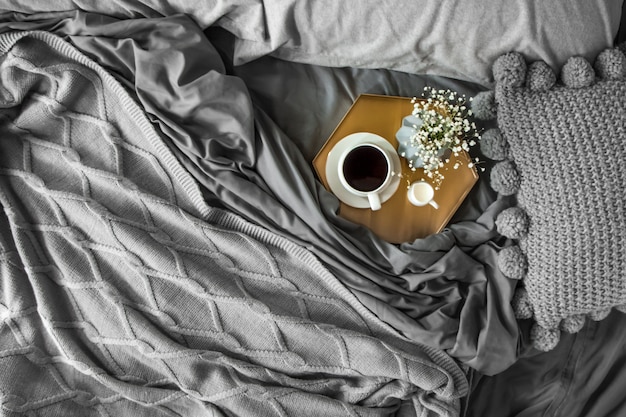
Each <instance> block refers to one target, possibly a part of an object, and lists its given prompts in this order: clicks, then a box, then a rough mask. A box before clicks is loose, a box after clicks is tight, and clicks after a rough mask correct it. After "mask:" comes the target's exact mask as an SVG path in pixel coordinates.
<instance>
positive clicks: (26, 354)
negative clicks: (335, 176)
mask: <svg viewBox="0 0 626 417" xmlns="http://www.w3.org/2000/svg"><path fill="white" fill-rule="evenodd" d="M0 79H1V80H2V83H1V87H2V88H1V89H0V109H1V110H0V131H1V134H0V207H1V208H2V212H1V214H0V231H1V234H0V236H1V238H0V289H1V292H0V294H1V295H2V297H0V300H1V303H0V317H1V319H2V321H1V322H0V358H1V359H0V375H2V377H1V378H0V404H2V414H5V413H6V414H7V415H24V414H28V415H32V416H50V415H59V416H61V415H62V416H95V415H116V416H174V415H193V416H207V417H209V416H210V417H214V416H226V415H236V416H242V417H245V416H251V417H252V416H259V415H264V416H277V417H278V416H293V417H300V416H307V415H309V416H317V415H320V413H322V414H324V415H326V416H346V417H347V416H354V415H363V416H387V415H391V414H393V415H398V416H407V417H409V416H410V417H418V416H420V417H438V416H440V417H454V416H456V415H458V413H459V398H460V397H461V396H462V395H464V394H465V393H466V390H467V382H466V379H465V376H464V374H463V372H462V371H461V369H460V368H459V367H458V365H457V364H456V363H455V362H454V361H453V360H452V359H451V358H450V357H449V356H448V355H446V354H445V353H444V352H443V351H441V350H437V349H433V348H431V347H427V346H424V345H420V344H417V343H410V342H408V341H407V340H406V339H405V338H404V337H402V336H400V335H399V334H398V333H397V332H395V331H393V330H392V329H391V328H389V326H387V325H385V324H383V323H382V322H381V321H380V320H379V319H378V318H376V317H375V316H374V315H373V314H371V313H370V312H369V311H367V310H366V309H365V308H363V306H362V305H361V303H360V302H359V301H358V300H357V299H356V298H355V297H354V296H353V295H352V294H351V293H350V292H349V291H347V289H346V288H345V287H344V286H343V285H342V284H341V283H340V282H339V281H338V280H337V279H336V277H334V276H333V275H332V274H331V273H329V271H328V270H327V269H326V268H325V267H324V266H323V265H322V264H321V263H320V262H319V261H318V260H317V259H316V258H315V257H314V256H313V255H312V254H311V253H310V252H309V251H307V250H306V249H304V248H302V247H301V246H298V245H295V244H293V243H292V242H291V241H288V240H287V239H284V238H282V237H280V236H278V235H276V234H274V233H272V232H269V231H267V230H266V229H263V228H260V227H258V226H255V225H252V224H250V223H249V222H247V221H245V220H244V219H243V218H241V217H240V216H237V215H235V214H232V213H229V212H226V211H224V210H221V209H215V208H211V207H209V206H207V205H206V203H205V202H204V200H203V198H202V194H201V192H200V190H199V189H198V187H197V184H196V183H195V181H194V180H193V178H192V177H191V176H190V175H189V173H188V172H186V171H185V170H184V168H183V167H182V166H181V165H180V163H179V162H178V161H177V160H176V158H175V157H174V156H173V155H172V153H171V152H170V151H169V149H168V148H167V147H166V146H165V144H164V143H163V141H162V139H161V138H160V137H159V135H158V134H157V133H156V132H155V130H154V128H153V126H152V125H151V124H150V122H149V121H148V120H147V118H146V117H145V114H144V113H143V111H142V110H141V108H139V107H138V106H137V104H136V103H135V102H134V101H133V100H132V99H131V97H130V96H129V95H128V94H127V93H126V91H125V90H124V89H123V88H122V87H121V86H120V85H119V84H118V83H117V81H115V80H114V78H113V77H111V76H110V75H109V74H108V73H107V72H106V71H104V70H103V69H102V68H101V67H99V66H97V65H96V64H94V63H93V62H92V61H89V60H88V59H87V58H86V57H85V56H83V55H81V54H79V53H78V52H77V51H76V50H75V49H74V48H72V47H71V46H70V45H69V44H68V43H65V42H64V41H62V40H61V39H60V38H58V37H56V36H54V35H51V34H49V33H47V32H10V33H5V34H3V35H0ZM312 342H315V343H312Z"/></svg>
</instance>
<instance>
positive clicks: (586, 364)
mask: <svg viewBox="0 0 626 417" xmlns="http://www.w3.org/2000/svg"><path fill="white" fill-rule="evenodd" d="M530 325H531V323H530V322H528V323H524V324H523V326H524V327H530ZM524 343H525V344H527V343H530V341H529V340H526V339H525V340H524ZM625 345H626V315H624V314H623V313H619V312H617V311H615V312H613V313H611V315H609V316H608V318H606V319H605V320H603V321H601V322H595V321H589V322H588V323H587V324H586V325H585V327H584V328H583V329H582V330H581V331H580V332H579V333H576V334H564V335H563V336H562V337H561V342H560V343H559V345H558V346H557V347H556V348H555V349H554V350H552V351H550V352H546V353H541V354H539V353H538V351H529V352H528V353H527V354H525V355H523V356H522V357H521V358H520V360H519V361H518V362H516V363H515V364H514V365H513V366H512V367H510V368H509V369H507V370H506V371H505V372H503V373H501V374H498V375H496V376H493V377H484V376H483V377H481V376H479V375H476V378H474V382H473V384H472V390H471V391H472V392H471V394H470V395H469V399H468V404H469V406H468V407H467V409H466V413H465V417H536V416H552V417H590V416H593V417H619V416H624V415H626V397H625V396H624V386H626V366H624V364H626V351H625V350H624V346H625Z"/></svg>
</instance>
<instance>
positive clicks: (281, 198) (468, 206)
mask: <svg viewBox="0 0 626 417" xmlns="http://www.w3.org/2000/svg"><path fill="white" fill-rule="evenodd" d="M9 18H10V19H11V20H13V22H6V23H3V24H2V26H0V30H9V29H11V28H14V29H15V28H16V29H44V30H51V31H52V32H54V33H57V34H60V35H66V36H67V37H68V39H69V40H70V42H72V43H73V44H74V45H76V46H77V47H78V48H79V49H80V50H82V51H83V52H85V53H86V54H87V55H88V56H91V57H94V58H95V59H96V60H97V61H98V62H99V63H101V64H102V65H103V66H104V67H105V68H107V69H109V70H110V72H111V73H112V74H114V75H115V76H116V77H117V78H118V79H120V80H121V81H122V83H124V85H126V86H127V87H128V89H129V90H130V91H131V92H133V93H134V94H135V96H136V99H137V100H138V102H139V103H140V104H141V105H142V106H143V108H144V109H145V110H146V112H147V113H148V116H149V117H150V118H151V120H152V121H153V122H154V123H155V125H156V126H157V127H158V128H159V129H160V131H161V132H162V133H163V135H164V136H165V137H166V138H167V140H168V142H169V143H170V145H171V147H172V149H173V151H174V153H175V154H176V156H177V157H178V158H179V159H180V160H181V161H182V162H183V164H184V165H185V167H186V168H187V169H188V170H189V172H190V173H191V174H192V175H193V176H194V177H195V178H196V180H197V181H198V183H199V184H200V185H201V186H202V187H203V190H204V193H205V197H206V199H207V201H208V202H209V203H210V204H212V205H216V206H220V207H225V208H227V209H229V210H232V211H234V212H236V213H238V214H241V215H243V216H244V217H246V218H248V219H249V220H252V221H253V222H255V223H257V224H260V225H262V226H264V227H266V228H268V229H270V230H272V231H275V232H278V233H280V234H283V235H285V236H287V237H289V238H291V239H292V240H294V241H296V242H297V243H299V244H301V245H304V246H306V247H308V248H309V249H311V250H312V251H313V252H314V253H315V254H316V255H317V256H318V257H319V258H320V259H321V260H322V261H323V262H324V263H325V264H326V265H328V267H329V268H330V269H331V270H332V271H333V273H335V274H336V276H337V277H338V278H339V279H340V280H341V281H342V282H343V283H344V284H345V285H346V286H347V287H348V288H350V290H351V291H352V292H353V293H354V294H355V295H356V296H357V297H358V298H359V299H360V301H361V302H362V303H363V304H364V305H365V306H366V307H367V308H369V309H370V310H371V311H373V312H374V313H375V314H376V315H377V316H378V317H380V318H381V319H382V320H384V321H385V322H387V323H389V324H390V325H392V326H393V327H395V328H396V329H398V330H399V331H400V332H402V333H403V334H404V335H406V336H407V337H408V338H410V339H412V340H416V341H420V342H421V343H425V344H428V345H430V346H433V347H437V348H440V349H444V350H446V351H447V352H448V353H449V354H450V355H452V356H453V357H455V358H456V359H458V360H459V361H461V362H463V363H465V364H466V365H468V366H471V367H472V368H474V369H479V370H481V371H482V372H485V373H496V372H499V371H501V370H503V369H505V368H507V367H508V366H510V365H511V364H512V363H513V362H514V360H515V358H516V357H517V352H518V343H519V340H518V327H517V324H516V322H515V319H514V317H513V314H512V311H511V309H510V307H509V300H510V297H511V293H512V291H513V287H514V285H515V282H514V281H511V280H509V279H507V278H505V277H504V276H502V275H501V274H500V273H499V272H498V271H497V268H495V255H496V253H497V250H498V242H497V239H496V238H497V234H496V232H495V228H494V213H496V212H497V211H498V210H499V208H501V207H502V206H503V205H506V204H507V202H506V201H500V200H497V199H496V198H495V194H494V193H493V192H492V191H491V190H490V189H489V187H488V186H487V185H486V184H485V182H484V181H481V182H480V183H479V184H478V185H477V186H476V188H475V190H474V191H473V192H472V194H471V196H470V197H469V198H468V200H467V201H466V203H465V204H464V205H463V206H462V207H461V209H460V210H459V212H458V213H457V215H456V216H455V218H454V219H453V221H452V224H451V225H450V226H449V227H448V228H447V229H446V230H445V231H444V232H443V233H441V234H438V235H434V236H431V237H429V238H426V239H419V240H416V241H414V242H407V243H406V244H403V245H393V244H390V243H387V242H385V241H382V240H380V239H378V238H377V237H376V236H374V235H373V234H372V233H371V232H369V231H368V230H367V229H365V228H363V227H361V226H357V225H354V224H352V223H350V222H348V221H345V220H344V219H342V218H341V217H339V216H338V215H337V209H338V206H339V203H338V200H337V199H336V197H334V196H333V195H332V194H331V193H329V192H328V191H326V190H325V189H324V187H323V186H322V184H321V183H320V182H319V181H318V180H317V178H316V177H315V174H314V170H313V168H312V165H311V162H312V159H313V157H314V156H315V154H316V152H317V151H318V150H319V148H320V147H321V146H322V145H323V144H324V142H325V140H326V139H327V137H328V136H329V135H330V133H331V132H332V130H333V129H334V127H335V126H336V124H337V123H338V121H339V120H340V119H341V117H342V116H343V114H344V113H345V111H346V110H347V109H348V107H349V106H350V104H351V103H352V101H353V100H354V99H355V98H356V97H357V96H358V94H360V93H376V94H389V95H400V96H413V95H415V94H420V93H421V91H422V89H423V87H424V86H425V85H427V84H428V85H434V86H441V87H450V88H454V89H456V90H458V91H460V92H462V93H467V94H470V95H471V94H473V93H475V92H476V91H478V90H479V89H480V87H479V86H476V85H472V84H469V83H461V82H457V81H452V80H448V79H444V78H435V77H422V76H417V75H409V74H405V73H399V72H392V71H384V70H380V71H378V70H356V69H330V68H324V67H317V66H311V65H303V64H295V63H289V62H285V61H278V60H276V59H274V58H270V57H265V58H261V59H259V60H257V61H253V62H251V63H249V64H247V65H244V66H240V67H236V68H232V66H231V65H229V57H228V54H229V48H230V46H231V45H232V39H229V37H228V36H227V34H226V33H225V32H224V31H221V30H216V31H212V30H211V29H209V30H208V34H209V37H210V38H211V39H209V37H207V36H206V35H205V34H204V33H203V32H202V31H201V30H200V29H199V28H198V27H197V26H196V25H195V23H194V22H192V21H191V19H189V18H188V17H185V16H183V15H177V16H172V17H165V18H158V19H131V20H119V19H116V18H112V17H107V16H103V15H96V14H89V13H82V12H67V13H60V14H59V13H51V14H40V15H30V16H26V15H12V16H10V17H9ZM19 19H21V20H23V21H22V22H17V23H16V22H15V20H19ZM218 47H219V48H220V49H219V50H218ZM229 66H230V68H229ZM492 340H498V341H499V342H498V343H492V342H491V341H492Z"/></svg>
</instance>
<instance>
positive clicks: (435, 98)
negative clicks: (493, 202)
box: [410, 86, 480, 183]
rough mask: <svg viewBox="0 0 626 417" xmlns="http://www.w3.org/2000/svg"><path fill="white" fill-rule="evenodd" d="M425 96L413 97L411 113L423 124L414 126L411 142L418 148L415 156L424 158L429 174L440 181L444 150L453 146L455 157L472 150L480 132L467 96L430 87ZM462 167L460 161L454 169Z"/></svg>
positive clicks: (427, 88) (472, 164)
mask: <svg viewBox="0 0 626 417" xmlns="http://www.w3.org/2000/svg"><path fill="white" fill-rule="evenodd" d="M423 96H424V98H425V99H423V100H417V99H416V98H413V100H412V101H411V102H412V103H413V112H412V114H413V116H417V117H418V118H420V119H421V120H422V125H421V126H420V127H419V128H418V127H416V126H414V128H413V129H414V132H413V134H412V135H411V137H410V144H411V145H412V146H413V147H415V148H417V149H418V151H417V152H416V154H415V157H416V158H419V159H421V160H422V161H424V167H423V168H424V171H425V173H426V175H427V176H428V177H429V178H434V179H435V180H436V181H439V183H440V182H441V180H442V179H443V174H441V173H440V172H439V170H440V169H441V168H443V167H444V166H445V164H446V163H447V162H448V161H444V160H442V154H443V153H444V152H445V150H446V149H450V150H451V151H452V153H453V154H454V156H459V154H460V152H462V151H469V150H470V147H472V146H475V145H476V143H477V140H479V139H480V134H479V133H478V131H477V129H476V125H475V123H474V122H473V121H472V120H470V117H471V116H472V111H471V109H468V107H467V106H466V104H467V101H468V100H467V99H466V98H465V96H464V95H459V94H457V93H456V92H454V91H451V90H442V89H440V90H435V89H434V88H432V87H428V86H427V87H424V94H423ZM471 100H472V98H471V97H470V99H469V101H471ZM470 138H471V139H470ZM477 162H478V161H477ZM459 166H460V163H459V162H458V161H457V162H456V163H455V165H454V169H458V168H459ZM467 166H468V167H470V168H471V167H473V166H474V163H473V162H470V163H468V164H467Z"/></svg>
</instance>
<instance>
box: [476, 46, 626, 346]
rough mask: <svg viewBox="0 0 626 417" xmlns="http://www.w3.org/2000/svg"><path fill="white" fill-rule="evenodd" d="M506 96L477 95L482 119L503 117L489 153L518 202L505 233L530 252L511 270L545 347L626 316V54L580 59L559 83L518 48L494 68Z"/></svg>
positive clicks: (517, 252) (519, 307) (507, 258)
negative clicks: (590, 323)
mask: <svg viewBox="0 0 626 417" xmlns="http://www.w3.org/2000/svg"><path fill="white" fill-rule="evenodd" d="M493 71H494V77H495V78H496V82H497V84H496V89H495V93H494V92H485V93H483V94H481V96H479V97H477V100H475V103H474V107H475V109H476V110H477V114H478V115H479V116H484V118H487V117H489V116H497V123H498V129H493V130H491V131H488V132H485V135H484V136H483V142H484V143H483V152H484V153H485V154H486V155H487V156H489V157H490V158H492V159H495V160H499V161H500V162H498V163H497V164H496V165H495V166H494V167H493V170H492V172H491V184H492V186H493V188H494V189H495V190H496V191H498V192H500V193H502V194H505V195H512V196H513V195H514V196H515V197H516V200H517V207H512V208H510V209H507V210H505V211H503V212H502V213H501V214H500V215H499V216H498V218H497V220H496V223H497V225H498V229H499V231H500V232H501V233H502V234H503V235H505V236H507V237H510V238H512V239H515V240H516V242H517V243H519V245H512V246H508V247H506V248H505V249H504V250H503V251H502V252H501V253H500V262H499V263H500V265H499V266H500V268H501V270H502V271H503V272H504V273H505V275H507V276H509V277H511V278H518V279H522V284H521V285H520V288H519V290H518V292H517V296H516V298H515V299H514V300H513V302H514V307H515V309H516V312H517V315H518V316H519V317H520V318H531V317H532V318H533V319H534V320H535V321H536V323H537V325H536V326H535V327H534V329H533V334H532V338H533V339H534V344H535V346H536V347H537V348H539V349H542V350H550V349H552V348H553V347H554V346H555V345H556V343H558V341H559V336H560V332H561V331H566V332H569V333H573V332H577V331H579V330H580V329H581V328H582V327H583V326H584V323H585V320H586V318H590V319H593V320H601V319H603V318H605V317H606V316H607V315H608V314H609V312H610V311H611V309H612V308H618V309H619V310H624V311H626V273H625V271H626V257H625V250H626V198H625V197H624V186H625V185H626V167H625V166H624V161H625V160H626V151H625V147H624V143H625V140H626V56H625V55H624V53H623V52H622V51H620V50H619V49H617V48H615V49H607V50H605V51H603V52H602V53H601V54H600V55H599V56H598V57H597V59H596V60H595V61H594V62H593V63H591V62H588V61H587V60H585V59H584V58H582V57H572V58H571V59H570V60H569V61H568V62H567V63H566V64H565V66H564V67H563V69H562V71H561V72H560V74H559V76H558V77H557V75H556V74H555V73H554V72H553V71H552V70H551V69H550V68H549V67H548V66H547V65H546V64H545V63H544V62H541V61H538V62H534V63H527V62H526V61H525V60H524V58H523V57H522V56H521V55H520V54H517V53H510V54H506V55H504V56H502V57H500V58H499V59H498V60H497V61H496V62H495V64H494V68H493Z"/></svg>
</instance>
